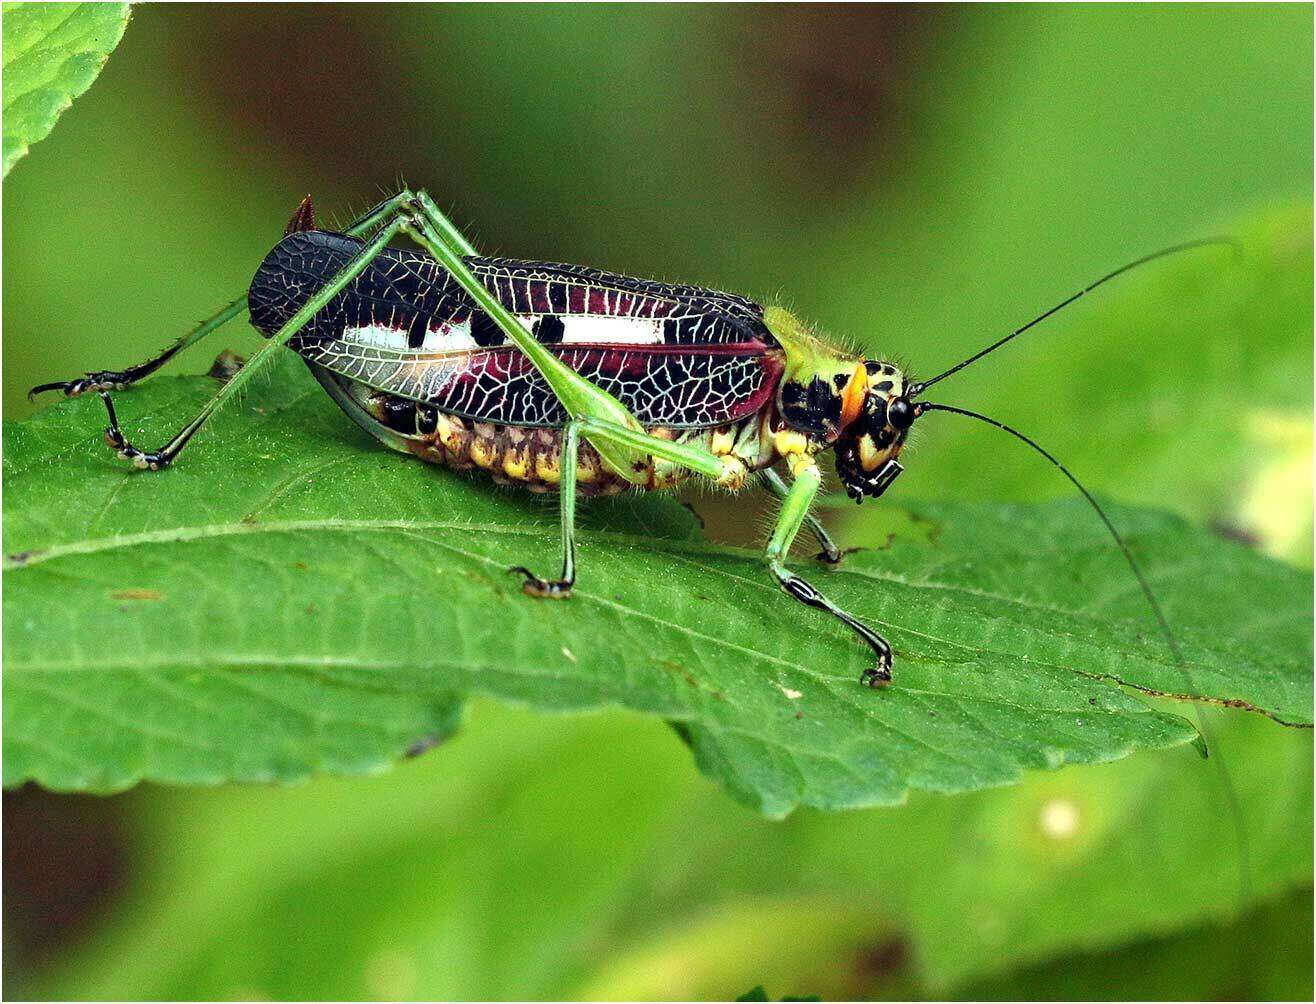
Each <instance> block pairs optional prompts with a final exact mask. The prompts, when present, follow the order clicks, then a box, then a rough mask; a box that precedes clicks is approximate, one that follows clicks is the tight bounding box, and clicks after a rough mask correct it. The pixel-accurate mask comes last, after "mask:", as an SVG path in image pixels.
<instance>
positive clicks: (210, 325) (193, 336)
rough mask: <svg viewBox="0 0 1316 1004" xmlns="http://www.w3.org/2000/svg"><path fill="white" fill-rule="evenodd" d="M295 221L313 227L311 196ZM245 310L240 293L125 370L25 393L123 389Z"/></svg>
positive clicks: (366, 220)
mask: <svg viewBox="0 0 1316 1004" xmlns="http://www.w3.org/2000/svg"><path fill="white" fill-rule="evenodd" d="M408 198H410V193H409V192H408V193H403V195H395V196H393V197H392V198H391V199H385V200H384V201H383V202H381V203H380V204H379V205H377V206H375V208H374V209H371V210H370V211H369V212H367V213H365V214H363V215H362V216H360V217H359V218H357V219H355V220H353V221H352V222H351V223H350V224H349V225H348V227H347V229H346V230H344V231H343V232H344V233H346V234H348V235H349V236H351V237H359V236H361V235H362V234H367V233H369V232H370V231H372V230H374V229H375V227H377V226H379V225H381V224H382V223H384V222H385V221H387V220H388V219H391V218H392V217H394V216H396V215H397V211H398V209H399V207H401V206H403V205H405V204H406V202H407V200H408ZM294 224H299V226H298V229H306V228H307V225H308V224H309V226H311V227H314V226H315V213H314V211H313V210H312V209H311V197H310V196H309V195H308V196H307V197H306V199H305V200H304V201H303V202H302V204H301V205H300V206H298V207H297V211H296V212H295V213H294V214H293V218H292V221H290V222H289V224H288V227H289V231H291V230H292V228H293V226H294ZM285 236H286V234H285ZM246 309H247V294H246V293H243V294H242V295H241V296H240V297H238V298H237V299H236V300H234V301H233V302H232V303H230V304H228V305H227V306H226V307H224V308H223V309H221V310H219V311H217V312H216V313H214V314H212V315H211V316H210V317H207V318H206V319H205V320H204V321H202V322H201V323H200V324H199V325H197V326H196V327H195V328H193V329H192V330H191V331H189V332H188V333H187V334H185V335H184V336H183V337H182V338H180V339H178V340H177V341H176V342H174V343H173V344H172V345H170V346H169V347H168V348H167V349H165V350H164V351H163V352H161V353H160V354H159V355H155V356H152V357H151V358H150V359H147V360H146V361H145V362H140V363H137V364H136V365H135V366H129V367H128V368H127V369H122V370H96V371H94V372H92V373H85V374H83V375H82V376H80V377H78V378H77V379H74V380H56V381H54V382H53V383H43V384H39V385H38V386H36V387H33V388H32V389H31V390H30V391H28V392H27V396H28V397H29V398H31V397H34V396H35V395H37V394H40V393H43V392H44V391H48V390H58V391H62V392H63V393H64V396H65V397H76V396H77V395H79V394H85V393H86V392H87V391H108V390H123V389H124V388H125V387H128V386H130V385H131V384H135V383H137V381H139V380H142V379H144V378H146V377H148V376H150V375H151V374H152V373H154V372H155V371H156V370H158V369H159V368H160V367H161V366H163V365H164V364H165V363H167V362H169V360H170V359H172V358H173V357H174V356H176V355H178V353H180V352H182V351H183V350H184V349H186V348H189V347H190V346H192V345H195V344H196V343H197V342H199V341H201V339H203V338H205V337H206V336H207V335H208V334H210V333H211V332H212V331H217V330H218V329H219V328H222V327H223V326H224V325H225V324H227V323H228V322H229V321H231V320H233V318H235V317H237V316H238V315H240V314H243V313H245V312H246Z"/></svg>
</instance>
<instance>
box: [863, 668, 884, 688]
mask: <svg viewBox="0 0 1316 1004" xmlns="http://www.w3.org/2000/svg"><path fill="white" fill-rule="evenodd" d="M859 682H860V683H861V684H863V685H864V686H865V687H872V688H873V689H874V690H881V689H882V688H883V687H885V686H886V685H887V684H889V683H890V682H891V666H890V664H885V665H881V666H878V667H876V668H874V669H866V670H864V672H863V675H862V676H860V677H859Z"/></svg>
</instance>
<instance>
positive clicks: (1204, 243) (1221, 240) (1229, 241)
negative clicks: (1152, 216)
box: [909, 237, 1240, 494]
mask: <svg viewBox="0 0 1316 1004" xmlns="http://www.w3.org/2000/svg"><path fill="white" fill-rule="evenodd" d="M1220 244H1223V245H1225V246H1227V247H1231V248H1233V249H1234V254H1235V255H1237V254H1239V253H1240V248H1239V244H1238V241H1236V240H1234V239H1233V238H1232V237H1203V238H1200V239H1199V240H1195V241H1184V243H1182V244H1175V245H1174V246H1173V247H1168V248H1161V250H1159V251H1153V252H1152V253H1151V254H1148V255H1143V256H1142V257H1141V258H1139V259H1138V260H1137V261H1131V262H1129V263H1128V264H1127V265H1122V266H1120V267H1119V268H1117V269H1115V271H1113V272H1107V273H1106V274H1105V275H1103V276H1102V277H1101V278H1100V279H1098V280H1097V281H1096V282H1093V283H1089V284H1088V285H1086V286H1084V287H1083V288H1082V289H1080V290H1079V291H1078V292H1077V293H1074V294H1073V295H1072V296H1070V297H1068V298H1067V299H1064V300H1061V301H1060V302H1059V303H1057V304H1056V305H1055V306H1054V307H1052V308H1051V309H1050V310H1047V311H1044V312H1043V313H1041V314H1038V315H1037V316H1036V317H1034V318H1033V319H1032V320H1031V321H1029V322H1028V323H1027V324H1025V325H1024V326H1023V327H1021V328H1015V329H1014V330H1013V331H1011V332H1010V333H1009V334H1008V335H1006V336H1005V337H1004V338H1000V339H997V340H996V341H994V342H992V344H991V345H988V346H987V347H986V348H985V349H983V350H982V351H980V352H975V353H974V354H973V355H971V356H969V358H968V359H966V360H964V362H962V363H956V364H955V365H954V366H952V367H951V368H950V369H948V370H946V372H945V373H938V374H937V375H936V376H934V377H932V378H931V379H930V380H923V381H921V382H919V383H916V384H914V385H913V386H912V387H910V388H909V394H910V396H911V397H912V396H914V395H916V394H921V393H923V391H925V390H926V389H927V388H929V387H931V386H932V385H933V384H934V383H937V382H938V381H939V380H945V379H946V377H948V376H950V375H951V374H952V373H958V372H959V371H960V370H962V369H964V367H966V366H968V365H970V364H971V363H976V362H977V361H978V360H979V359H981V358H982V357H983V356H985V355H988V354H989V353H992V352H995V351H996V350H997V349H999V348H1000V347H1001V346H1002V345H1004V344H1005V343H1006V342H1008V341H1010V340H1011V339H1014V338H1018V337H1019V336H1020V335H1022V334H1023V333H1024V332H1025V331H1027V330H1028V329H1029V328H1032V327H1035V326H1036V325H1038V324H1041V323H1042V322H1043V321H1045V320H1046V319H1047V318H1048V317H1050V316H1051V315H1052V314H1056V313H1059V312H1060V311H1062V310H1064V309H1065V308H1066V307H1068V306H1069V305H1070V304H1071V303H1073V302H1074V301H1075V300H1077V299H1078V298H1079V297H1081V296H1083V295H1084V294H1086V293H1091V292H1092V291H1093V290H1094V289H1096V288H1097V287H1098V286H1101V285H1103V284H1105V283H1107V282H1110V280H1111V279H1114V278H1115V277H1116V276H1120V275H1123V274H1124V273H1125V272H1130V271H1132V270H1133V269H1135V268H1137V267H1138V266H1139V265H1146V264H1147V263H1148V262H1150V261H1155V260H1156V259H1157V258H1165V257H1167V256H1168V255H1172V254H1178V253H1179V252H1180V251H1191V250H1193V249H1194V248H1200V247H1211V246H1214V245H1220ZM980 417H981V416H980ZM1085 494H1086V493H1085Z"/></svg>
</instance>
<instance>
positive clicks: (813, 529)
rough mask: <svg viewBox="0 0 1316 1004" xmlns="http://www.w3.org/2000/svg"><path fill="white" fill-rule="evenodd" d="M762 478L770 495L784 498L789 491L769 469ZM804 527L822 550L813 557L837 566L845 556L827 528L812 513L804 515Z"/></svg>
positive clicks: (777, 475)
mask: <svg viewBox="0 0 1316 1004" xmlns="http://www.w3.org/2000/svg"><path fill="white" fill-rule="evenodd" d="M762 477H763V483H764V484H765V485H767V486H768V491H770V492H772V494H773V495H775V496H777V498H779V499H785V498H786V495H787V492H788V491H789V489H788V488H787V487H786V482H785V481H783V480H781V475H780V474H778V473H777V472H776V471H774V470H773V469H772V468H771V467H769V468H767V469H766V470H764V471H763V472H762ZM804 525H805V526H807V527H808V528H809V532H810V533H812V534H813V536H814V539H815V540H817V541H818V546H819V547H821V548H822V550H821V551H820V552H819V553H818V554H815V555H814V557H815V558H817V559H818V560H819V561H825V562H827V564H829V565H839V564H840V563H841V559H842V558H844V557H845V554H844V552H843V551H842V550H841V549H840V548H839V547H837V546H836V543H835V541H833V540H832V538H831V535H830V534H828V532H827V528H826V527H824V526H823V525H822V523H821V522H820V521H819V520H818V519H817V518H816V517H815V516H814V515H813V513H806V514H805V516H804Z"/></svg>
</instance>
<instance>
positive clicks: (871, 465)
mask: <svg viewBox="0 0 1316 1004" xmlns="http://www.w3.org/2000/svg"><path fill="white" fill-rule="evenodd" d="M881 461H882V454H881V453H880V452H879V451H878V449H877V444H876V443H874V442H873V437H872V436H870V435H868V434H867V433H864V435H862V436H860V437H859V463H860V464H862V465H863V468H864V470H866V471H871V470H874V469H876V467H877V465H878V464H879V463H881Z"/></svg>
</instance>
